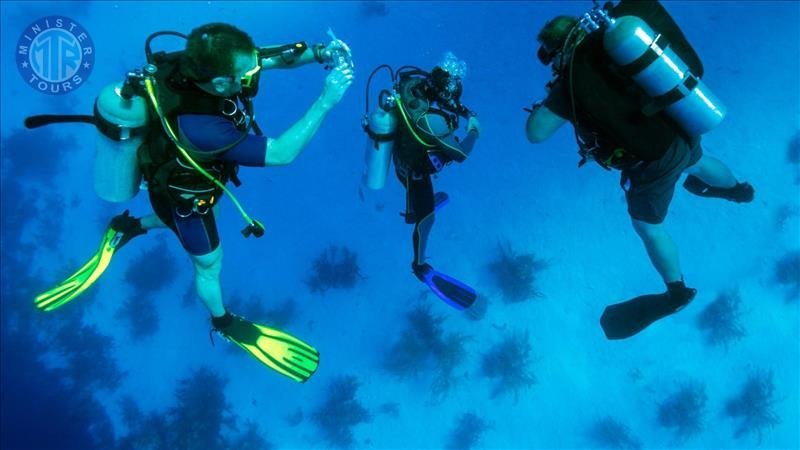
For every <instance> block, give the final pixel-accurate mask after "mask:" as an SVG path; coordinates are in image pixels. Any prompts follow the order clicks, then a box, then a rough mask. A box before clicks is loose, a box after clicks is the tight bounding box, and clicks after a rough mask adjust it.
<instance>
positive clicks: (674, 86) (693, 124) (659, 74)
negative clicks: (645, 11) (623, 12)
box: [603, 16, 726, 136]
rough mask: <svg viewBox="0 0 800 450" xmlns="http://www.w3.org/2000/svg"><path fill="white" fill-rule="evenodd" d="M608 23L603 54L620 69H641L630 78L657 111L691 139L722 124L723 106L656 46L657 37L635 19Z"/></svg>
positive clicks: (680, 63)
mask: <svg viewBox="0 0 800 450" xmlns="http://www.w3.org/2000/svg"><path fill="white" fill-rule="evenodd" d="M609 22H610V23H609V24H608V28H607V29H606V30H605V34H604V36H603V46H604V47H605V50H606V52H607V53H608V54H609V56H611V58H612V59H613V60H614V62H616V63H617V64H619V65H620V66H623V67H624V66H627V65H629V64H631V63H634V62H636V63H637V64H641V65H642V67H641V69H639V70H638V71H637V72H636V73H633V74H632V75H631V76H632V78H633V80H634V81H635V82H636V83H637V84H638V85H639V86H640V87H641V88H642V89H644V91H645V92H646V93H647V94H648V95H649V96H650V97H651V98H652V99H653V100H654V101H655V103H654V105H657V106H656V107H657V108H658V109H663V110H664V111H665V112H666V114H667V115H668V116H669V117H670V118H672V119H673V120H674V121H675V122H676V123H677V124H678V125H679V126H680V127H681V128H682V129H683V130H684V131H685V132H686V133H688V134H689V135H691V136H698V135H701V134H703V133H706V132H708V131H710V130H711V129H713V128H714V127H716V126H717V125H719V123H720V122H722V119H723V118H724V117H725V113H726V108H725V106H724V105H723V104H722V102H721V101H720V100H719V99H718V98H717V97H716V96H715V95H714V94H713V93H712V92H711V91H710V90H709V89H708V87H707V86H706V85H705V83H703V82H702V81H701V80H700V79H699V78H697V77H696V76H695V75H694V74H692V73H691V70H690V68H689V67H688V65H687V64H686V63H685V62H684V61H683V60H682V59H681V58H680V57H679V56H678V55H677V54H676V53H675V52H674V51H672V49H671V48H669V47H668V46H666V47H665V46H663V44H662V43H661V42H659V41H660V39H659V38H660V36H661V35H659V34H658V33H656V32H655V31H653V29H652V28H650V26H649V25H647V23H646V22H645V21H644V20H642V19H640V18H638V17H635V16H622V17H619V18H616V19H611V20H610V21H609ZM650 60H652V61H650ZM642 61H644V62H647V61H650V62H649V63H646V64H644V63H642Z"/></svg>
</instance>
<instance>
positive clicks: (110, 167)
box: [94, 83, 149, 203]
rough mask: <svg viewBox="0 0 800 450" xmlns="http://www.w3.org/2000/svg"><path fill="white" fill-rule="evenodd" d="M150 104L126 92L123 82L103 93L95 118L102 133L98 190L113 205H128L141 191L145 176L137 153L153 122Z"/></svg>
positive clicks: (97, 154) (96, 162)
mask: <svg viewBox="0 0 800 450" xmlns="http://www.w3.org/2000/svg"><path fill="white" fill-rule="evenodd" d="M147 109H148V106H147V101H146V100H145V99H144V98H142V97H140V96H127V98H126V95H125V93H123V83H116V84H110V85H108V86H106V87H105V88H103V90H102V91H100V94H99V95H98V96H97V100H96V101H95V104H94V119H95V124H96V126H97V129H98V130H99V131H100V133H99V134H98V136H97V141H96V144H95V158H94V190H95V193H97V196H98V197H100V198H101V199H103V200H106V201H109V202H115V203H119V202H125V201H128V200H130V199H132V198H133V197H135V196H136V194H137V193H138V192H139V186H140V183H141V179H142V174H141V172H140V170H139V164H138V161H137V156H136V155H137V150H138V149H139V146H140V145H141V144H142V141H143V138H144V134H145V132H146V130H147V123H148V120H149V117H148V113H147Z"/></svg>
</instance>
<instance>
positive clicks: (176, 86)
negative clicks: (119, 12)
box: [138, 53, 252, 211]
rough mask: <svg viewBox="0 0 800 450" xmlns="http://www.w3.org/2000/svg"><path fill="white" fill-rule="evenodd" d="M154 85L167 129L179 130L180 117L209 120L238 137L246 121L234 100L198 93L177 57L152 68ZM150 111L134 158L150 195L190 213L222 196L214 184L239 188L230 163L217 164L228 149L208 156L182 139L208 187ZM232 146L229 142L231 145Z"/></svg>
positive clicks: (234, 167) (246, 118) (248, 117)
mask: <svg viewBox="0 0 800 450" xmlns="http://www.w3.org/2000/svg"><path fill="white" fill-rule="evenodd" d="M157 68H158V70H157V71H156V73H155V82H156V83H157V85H158V86H159V91H158V101H159V104H160V110H161V114H163V115H164V118H165V119H166V121H167V122H168V123H169V124H170V126H171V127H172V129H173V130H179V129H180V127H179V126H178V117H179V116H180V115H182V114H199V115H215V116H220V117H224V118H226V119H228V120H230V121H231V122H232V123H233V124H234V126H236V127H237V128H238V129H239V130H240V131H242V132H243V133H245V132H246V127H247V124H248V122H249V121H250V120H252V117H250V116H249V115H248V114H247V113H246V112H244V111H242V107H241V106H240V102H239V101H238V99H237V98H235V97H233V98H221V97H216V96H213V95H211V94H208V93H206V92H205V91H202V90H201V89H199V88H198V87H197V86H195V85H194V83H192V82H191V81H189V80H187V79H186V78H185V77H183V76H182V74H181V72H180V54H179V53H178V54H170V55H167V56H166V57H163V58H162V59H161V60H160V61H158V63H157ZM150 108H151V114H150V117H151V124H150V126H149V127H148V130H149V132H148V134H147V136H146V138H145V141H144V144H143V145H142V146H141V147H139V152H138V159H139V167H140V169H141V172H142V175H143V176H144V178H145V180H147V183H148V190H149V191H150V192H151V193H152V194H153V195H158V196H166V197H167V198H168V199H169V200H170V202H171V203H172V204H173V205H174V206H175V207H178V208H180V209H183V210H184V211H185V210H192V209H197V208H198V206H199V207H201V208H203V209H206V210H207V209H208V208H210V207H212V206H214V205H215V204H216V202H217V201H219V199H220V197H221V196H222V195H223V190H222V188H221V186H220V185H224V184H226V183H227V182H228V181H232V182H233V183H234V184H235V185H237V186H238V185H239V180H238V178H237V176H236V174H237V171H238V166H237V165H236V164H235V163H232V162H228V161H222V160H219V159H217V155H218V154H220V153H222V152H223V151H225V150H227V149H230V148H232V147H233V145H228V146H226V147H224V148H222V149H218V150H215V151H213V152H202V151H197V150H196V149H194V148H193V146H192V145H191V143H189V142H185V140H183V139H182V145H183V146H184V148H186V149H187V151H188V153H189V155H190V156H191V157H192V159H194V161H195V162H196V163H197V164H198V165H200V166H201V167H202V168H203V169H204V170H205V171H206V172H208V173H209V174H211V175H212V176H213V177H214V178H215V179H216V180H217V181H218V182H219V183H215V182H213V181H212V180H211V179H209V178H207V177H206V176H204V175H203V174H201V173H200V172H198V171H197V170H196V169H194V168H193V167H192V166H191V164H190V163H189V162H188V161H187V160H186V158H184V157H183V155H182V154H181V152H180V151H179V150H178V148H177V147H176V145H175V143H174V142H172V140H171V139H170V138H169V137H168V136H167V135H166V133H165V130H164V129H163V126H162V124H161V122H160V117H159V115H158V113H157V112H156V111H155V110H154V107H153V105H152V104H151V105H150ZM236 143H237V142H234V143H233V144H234V145H235V144H236Z"/></svg>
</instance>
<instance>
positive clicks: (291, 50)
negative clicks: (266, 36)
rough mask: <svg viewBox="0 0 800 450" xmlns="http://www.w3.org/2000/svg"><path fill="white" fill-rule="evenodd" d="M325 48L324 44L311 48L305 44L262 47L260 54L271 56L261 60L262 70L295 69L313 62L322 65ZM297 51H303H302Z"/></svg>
mask: <svg viewBox="0 0 800 450" xmlns="http://www.w3.org/2000/svg"><path fill="white" fill-rule="evenodd" d="M324 48H325V45H324V44H314V45H312V46H310V47H309V46H307V45H306V43H305V42H298V43H295V44H286V45H268V46H265V47H261V48H260V49H259V52H260V53H261V54H262V55H269V56H266V57H264V58H261V68H262V69H263V70H271V69H294V68H295V67H300V66H305V65H306V64H310V63H312V62H319V63H322V62H324V60H323V59H322V53H321V52H322V51H324ZM297 49H301V51H298V50H297ZM318 58H319V59H318Z"/></svg>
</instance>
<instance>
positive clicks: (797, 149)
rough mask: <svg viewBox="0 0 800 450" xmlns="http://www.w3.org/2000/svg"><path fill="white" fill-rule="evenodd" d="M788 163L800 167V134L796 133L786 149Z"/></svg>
mask: <svg viewBox="0 0 800 450" xmlns="http://www.w3.org/2000/svg"><path fill="white" fill-rule="evenodd" d="M786 161H787V162H789V163H791V164H795V165H798V166H800V132H797V133H795V135H794V136H793V137H792V139H791V140H789V145H788V146H787V148H786Z"/></svg>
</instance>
